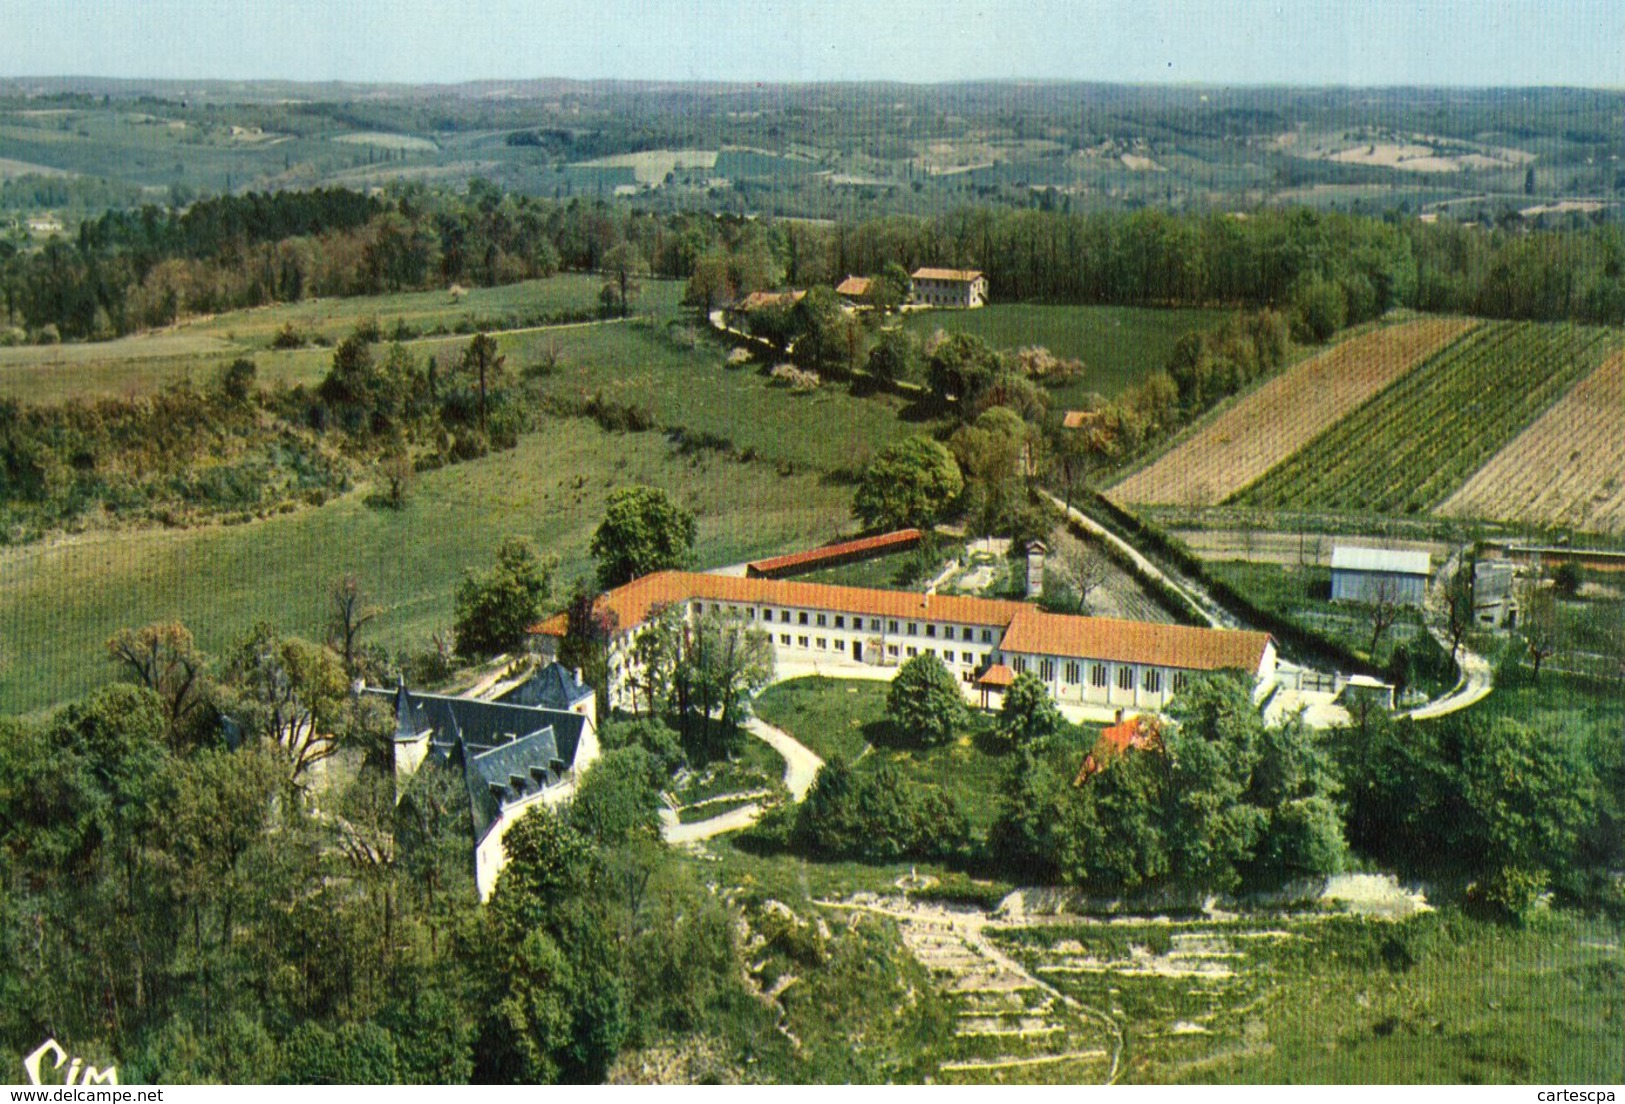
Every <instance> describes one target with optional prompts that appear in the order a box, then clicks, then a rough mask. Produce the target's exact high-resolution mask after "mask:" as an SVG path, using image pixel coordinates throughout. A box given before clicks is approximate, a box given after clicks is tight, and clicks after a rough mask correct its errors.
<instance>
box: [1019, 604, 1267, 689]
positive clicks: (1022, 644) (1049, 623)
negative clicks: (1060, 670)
mask: <svg viewBox="0 0 1625 1104" xmlns="http://www.w3.org/2000/svg"><path fill="white" fill-rule="evenodd" d="M1269 642H1270V636H1269V633H1261V632H1238V631H1234V630H1228V629H1197V628H1191V627H1190V626H1187V625H1160V624H1153V623H1152V622H1149V621H1118V620H1115V619H1113V618H1109V617H1073V616H1069V615H1067V614H1061V613H1045V612H1044V611H1043V610H1040V609H1038V608H1037V607H1035V606H1028V605H1023V606H1022V607H1021V611H1020V612H1019V613H1017V614H1016V616H1015V618H1014V619H1013V620H1012V621H1011V622H1010V628H1009V630H1008V631H1007V632H1006V633H1005V634H1004V642H1003V643H1002V644H1001V645H999V647H1000V648H1001V649H1002V650H1003V651H1006V652H1024V653H1027V654H1029V655H1050V656H1063V657H1065V656H1086V657H1088V658H1090V659H1104V660H1107V661H1108V662H1113V663H1143V664H1147V665H1149V666H1154V667H1177V668H1181V669H1184V670H1188V671H1218V670H1223V669H1224V668H1227V667H1237V668H1240V669H1241V670H1243V671H1247V672H1248V673H1252V672H1254V671H1257V670H1258V667H1259V665H1260V664H1261V663H1262V662H1263V661H1264V648H1265V647H1266V646H1267V645H1268V644H1269Z"/></svg>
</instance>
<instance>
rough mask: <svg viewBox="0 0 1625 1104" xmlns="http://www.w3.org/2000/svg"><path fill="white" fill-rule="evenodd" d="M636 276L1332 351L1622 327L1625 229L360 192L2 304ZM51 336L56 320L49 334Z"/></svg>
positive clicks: (92, 267)
mask: <svg viewBox="0 0 1625 1104" xmlns="http://www.w3.org/2000/svg"><path fill="white" fill-rule="evenodd" d="M621 245H625V246H626V247H627V250H628V251H629V253H630V257H629V258H627V259H625V260H623V261H622V262H621V263H620V266H619V267H620V268H621V269H622V270H623V271H625V270H627V269H628V268H629V267H636V268H637V269H640V270H642V271H648V272H654V273H657V274H660V275H663V276H669V277H675V278H684V279H690V280H691V281H693V282H692V283H691V287H690V295H691V299H692V300H693V301H694V302H695V303H696V304H697V305H720V304H721V303H723V302H726V301H729V300H730V299H732V298H734V297H736V296H739V295H743V294H746V293H748V292H750V291H753V290H759V289H761V288H763V287H772V286H775V285H777V284H778V283H780V282H781V281H782V282H786V283H788V284H790V285H791V286H794V287H813V286H823V285H833V284H834V283H836V282H838V281H839V280H840V279H842V278H843V277H844V276H845V275H848V274H872V275H875V276H884V277H885V278H886V279H887V280H889V279H891V278H892V277H891V276H890V275H888V274H889V273H891V272H894V271H912V270H913V269H914V268H916V267H918V266H920V265H951V266H958V267H964V268H977V269H980V270H982V271H983V272H985V273H986V274H987V275H988V278H989V280H990V283H991V287H992V293H993V298H994V300H995V301H1000V300H1002V301H1020V302H1045V303H1075V304H1129V305H1143V306H1214V305H1232V306H1239V307H1247V308H1264V307H1268V308H1272V309H1276V310H1281V311H1285V312H1287V313H1288V315H1289V316H1290V317H1291V319H1292V320H1293V323H1294V325H1295V326H1296V327H1298V328H1299V330H1300V332H1303V333H1306V334H1311V335H1313V336H1314V337H1316V338H1317V339H1323V338H1324V337H1325V336H1327V335H1328V334H1329V333H1331V332H1334V331H1335V330H1336V329H1338V328H1341V327H1342V326H1344V325H1348V324H1353V323H1357V322H1361V321H1365V320H1368V319H1370V318H1374V317H1376V316H1378V315H1380V314H1381V313H1382V312H1384V311H1386V310H1389V309H1391V308H1393V307H1396V306H1408V307H1414V308H1416V309H1420V310H1429V311H1445V312H1460V313H1471V314H1480V315H1486V316H1491V317H1509V318H1530V319H1545V320H1558V319H1569V320H1574V321H1585V322H1596V323H1610V324H1617V323H1620V322H1622V321H1625V233H1622V232H1621V230H1620V228H1619V227H1617V226H1615V225H1613V224H1609V223H1602V224H1598V225H1591V226H1584V227H1578V228H1576V227H1568V228H1562V229H1532V228H1529V227H1526V226H1524V225H1522V224H1518V225H1511V224H1508V225H1506V226H1499V227H1493V228H1486V227H1484V226H1481V225H1477V224H1456V223H1451V222H1448V221H1445V220H1440V221H1437V222H1432V223H1423V222H1421V221H1419V220H1410V219H1407V220H1403V221H1401V220H1398V219H1397V218H1392V217H1389V218H1376V217H1368V216H1362V215H1355V214H1342V213H1325V212H1317V211H1313V210H1309V209H1304V208H1293V209H1281V210H1277V209H1258V210H1251V211H1245V212H1216V213H1211V214H1203V215H1195V214H1175V213H1170V212H1166V211H1161V210H1156V209H1144V210H1139V211H1134V212H1130V213H1123V212H1098V213H1090V214H1071V213H1066V212H1061V211H1045V210H1003V209H994V208H985V207H969V208H961V209H958V210H955V211H953V212H950V213H948V214H945V215H942V216H940V217H937V218H930V219H927V218H920V217H910V216H888V217H882V218H873V219H867V220H862V221H843V222H838V223H835V224H832V225H823V224H810V223H804V222H795V221H791V220H761V221H757V220H750V219H744V218H739V217H736V216H728V217H721V216H713V215H711V214H708V213H702V212H664V213H656V212H648V211H642V210H639V209H637V208H628V207H624V206H612V205H610V204H607V203H605V202H603V201H596V202H594V201H586V200H581V199H572V200H569V201H567V202H557V201H551V200H544V199H537V198H533V197H528V196H518V195H512V194H504V193H503V192H502V191H501V190H500V189H498V188H497V187H495V186H494V185H491V184H489V183H487V182H484V181H480V180H476V181H474V182H472V183H471V184H470V186H469V188H468V190H467V192H466V193H464V194H453V193H449V192H445V191H431V190H428V189H425V188H423V187H421V186H412V185H403V186H398V187H397V188H396V189H394V190H393V191H392V192H391V193H390V194H389V195H387V196H385V197H372V196H365V195H362V194H360V193H357V192H353V191H348V190H345V189H342V188H329V189H322V190H318V191H311V192H284V193H277V194H274V195H258V194H251V195H246V196H223V197H218V198H214V199H207V200H201V201H199V202H197V203H194V204H192V205H191V206H190V207H187V208H184V209H180V208H176V209H168V210H164V209H159V208H156V207H152V206H147V207H143V208H140V209H138V210H128V209H120V210H110V211H108V212H106V213H104V214H103V215H102V216H101V217H100V218H97V219H93V220H89V221H87V222H85V223H83V224H82V225H81V227H80V230H79V233H78V236H77V238H76V239H75V240H73V241H64V240H61V239H57V240H54V241H53V242H51V243H48V244H47V245H46V246H45V247H44V248H43V249H41V250H39V251H35V252H26V251H19V250H18V249H17V248H16V247H15V246H12V245H6V246H5V247H4V255H0V262H3V264H0V295H3V298H4V302H5V306H6V312H7V317H8V318H9V319H10V320H11V321H12V322H13V323H14V324H16V325H18V326H19V327H20V328H21V329H22V330H23V331H24V336H25V337H28V338H33V339H40V338H49V337H50V336H57V337H62V338H87V337H105V336H113V335H117V334H122V333H128V332H130V331H131V330H133V329H136V328H139V327H143V326H154V325H163V324H167V323H169V322H173V321H175V319H176V318H178V317H181V316H183V315H186V314H190V313H196V312H204V311H216V310H224V309H230V308H233V307H243V306H254V305H259V304H263V303H268V302H275V301H283V302H287V301H297V300H299V299H302V298H305V297H307V296H311V295H361V294H376V293H379V292H384V291H398V290H403V289H415V288H425V287H439V286H445V285H446V284H448V283H453V282H461V283H472V284H479V285H493V284H500V283H510V282H513V281H515V280H520V279H526V278H531V277H536V276H545V275H548V274H550V273H551V272H553V271H556V270H558V269H559V268H561V267H562V268H568V269H580V270H588V271H597V270H600V269H601V268H603V267H604V263H605V260H606V258H608V257H609V256H610V254H611V252H612V251H613V250H615V249H616V248H617V247H618V246H621ZM47 327H49V328H50V329H47Z"/></svg>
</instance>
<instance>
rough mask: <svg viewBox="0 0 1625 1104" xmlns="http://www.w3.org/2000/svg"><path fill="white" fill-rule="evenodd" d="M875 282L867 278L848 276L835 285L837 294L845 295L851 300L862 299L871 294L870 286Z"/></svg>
mask: <svg viewBox="0 0 1625 1104" xmlns="http://www.w3.org/2000/svg"><path fill="white" fill-rule="evenodd" d="M873 282H874V281H872V280H870V279H869V277H867V276H848V277H847V278H846V279H844V280H842V281H841V282H840V283H838V284H836V285H835V294H836V295H845V296H847V297H848V298H851V299H862V298H863V297H864V296H865V295H868V294H869V285H870V284H872V283H873Z"/></svg>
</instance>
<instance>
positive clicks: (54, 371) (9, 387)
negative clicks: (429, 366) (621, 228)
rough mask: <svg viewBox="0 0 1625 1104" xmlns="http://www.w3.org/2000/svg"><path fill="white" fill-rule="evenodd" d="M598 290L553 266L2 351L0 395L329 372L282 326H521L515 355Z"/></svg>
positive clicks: (314, 336) (435, 342) (432, 343)
mask: <svg viewBox="0 0 1625 1104" xmlns="http://www.w3.org/2000/svg"><path fill="white" fill-rule="evenodd" d="M602 286H603V280H602V279H601V278H599V277H598V276H595V275H592V274H590V273H560V274H559V275H557V276H553V277H551V278H549V279H546V280H526V281H524V282H522V283H517V284H509V285H507V286H504V287H494V288H472V289H470V290H469V291H468V292H467V294H466V295H464V296H462V297H460V298H459V299H455V300H454V299H453V298H452V296H451V294H450V293H449V292H447V291H444V290H441V291H414V292H403V293H400V294H397V295H368V296H358V297H355V298H348V299H310V300H305V301H304V302H300V303H278V304H275V305H273V306H268V307H257V308H253V309H250V310H241V311H231V312H228V313H226V314H220V315H210V316H204V317H200V318H193V319H185V320H182V321H181V322H180V323H178V324H177V325H175V326H172V327H169V328H168V329H164V330H155V331H150V332H146V333H139V334H132V335H131V336H129V337H122V338H118V339H116V340H113V341H92V342H75V343H71V344H66V345H28V346H18V347H14V348H0V398H14V399H18V400H20V401H22V402H31V403H57V402H63V401H66V400H68V399H71V398H104V397H105V398H123V397H126V396H130V395H140V394H146V393H150V392H152V391H156V390H159V389H161V388H163V387H166V386H168V385H170V384H172V383H175V382H178V381H180V380H187V379H189V380H191V381H192V382H193V383H194V384H196V385H199V386H202V385H204V384H206V383H207V382H208V381H209V380H211V379H212V378H213V376H214V374H215V372H216V371H218V370H219V369H220V368H221V367H222V366H224V365H226V364H229V363H231V361H233V360H235V359H237V358H238V357H248V358H249V359H251V360H253V361H254V365H255V368H256V370H257V375H258V379H259V382H260V384H261V385H262V386H275V385H277V384H288V385H290V386H291V385H293V384H299V383H303V384H306V385H310V384H314V383H316V382H318V381H320V380H321V378H322V376H323V375H325V374H326V372H327V368H328V365H329V364H331V363H332V358H333V352H332V350H331V349H330V348H326V347H324V346H323V345H320V344H311V345H309V346H307V347H305V348H298V349H275V348H272V341H273V339H274V338H275V337H276V335H277V333H278V332H280V331H281V330H282V328H283V327H284V326H287V325H290V324H291V325H292V326H293V327H294V329H295V330H296V331H297V332H298V333H299V334H300V335H301V336H302V337H304V338H305V340H306V341H309V342H316V341H318V340H320V341H321V342H325V343H327V344H333V343H336V342H338V341H339V340H340V339H342V338H343V337H345V336H346V335H347V334H349V333H350V332H351V331H352V330H354V329H355V328H356V325H357V324H358V323H360V322H362V321H364V320H368V321H370V320H376V321H377V322H378V325H379V328H380V329H381V330H382V332H383V334H384V336H385V338H386V339H389V338H391V337H392V336H393V335H394V334H395V333H396V332H397V327H399V326H405V327H408V330H407V332H408V333H415V334H423V333H427V332H429V331H433V330H443V331H445V332H444V333H443V334H441V335H438V336H433V337H422V338H416V339H413V340H409V341H408V342H407V345H408V347H410V348H411V349H412V350H413V352H415V353H417V354H419V355H423V356H427V355H436V356H444V355H447V354H448V353H449V354H452V355H455V354H456V352H457V351H459V350H461V349H462V348H463V347H464V346H465V345H467V343H468V334H470V333H473V332H475V331H476V330H479V329H486V330H489V331H493V332H495V331H503V330H513V329H514V328H516V327H525V328H526V330H525V331H523V332H518V333H512V334H510V335H509V336H508V337H506V338H504V339H503V341H504V345H505V347H506V348H509V349H513V350H515V351H517V352H519V353H520V354H521V355H524V354H527V353H530V352H535V351H538V350H539V349H540V346H539V345H538V346H535V348H532V347H531V345H528V344H527V338H532V335H534V334H535V333H537V332H548V333H557V334H565V333H570V332H572V331H573V330H574V329H576V328H588V327H570V328H563V327H560V328H554V329H550V330H547V331H537V330H536V329H534V328H531V322H532V320H534V319H537V318H544V319H545V318H556V317H561V316H564V315H572V314H575V313H577V312H582V311H593V310H596V309H597V305H598V291H599V289H600V288H601V287H602ZM682 296H683V285H682V284H681V283H680V282H677V281H670V280H646V281H644V290H643V292H642V294H641V295H640V296H638V298H637V299H636V300H635V301H634V310H635V312H636V315H637V316H638V317H651V318H655V319H658V320H662V321H664V320H668V319H671V318H672V317H674V316H675V315H677V314H678V313H679V306H678V303H679V300H681V299H682ZM617 324H618V323H617ZM458 330H464V331H467V332H466V333H462V334H458V333H456V331H458Z"/></svg>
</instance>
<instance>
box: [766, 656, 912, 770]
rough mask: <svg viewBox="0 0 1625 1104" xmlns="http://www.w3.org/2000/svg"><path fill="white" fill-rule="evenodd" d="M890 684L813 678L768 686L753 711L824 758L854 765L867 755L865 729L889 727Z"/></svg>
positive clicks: (867, 747)
mask: <svg viewBox="0 0 1625 1104" xmlns="http://www.w3.org/2000/svg"><path fill="white" fill-rule="evenodd" d="M890 685H891V684H890V683H885V682H869V681H865V680H862V679H850V680H848V679H831V678H823V677H821V676H816V675H815V676H813V677H811V678H799V679H792V680H791V681H789V682H781V683H779V684H778V685H776V686H770V687H768V688H767V689H766V690H764V691H762V693H761V694H760V695H758V696H757V698H756V700H755V701H754V702H753V703H752V704H751V709H752V711H753V712H755V714H756V715H757V716H758V717H760V718H761V719H762V720H764V721H766V722H767V723H768V724H770V725H774V726H776V727H778V728H782V729H784V730H785V731H786V732H788V733H790V734H791V735H792V736H794V737H795V738H796V739H797V740H799V741H801V742H802V743H803V744H805V745H806V746H807V747H809V748H811V749H812V750H813V752H815V753H816V754H817V755H818V757H819V758H820V759H833V758H834V757H835V756H837V755H839V756H842V757H843V758H845V759H846V760H847V761H848V762H851V761H852V760H854V759H856V758H857V757H858V756H860V755H862V754H863V753H864V752H865V751H867V750H869V740H868V736H867V735H866V733H865V729H866V728H867V727H869V726H874V725H882V724H884V723H885V720H884V718H885V715H886V691H887V690H888V689H889V687H890Z"/></svg>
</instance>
